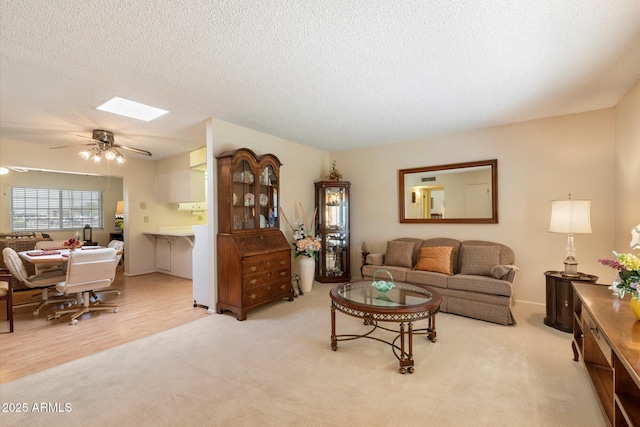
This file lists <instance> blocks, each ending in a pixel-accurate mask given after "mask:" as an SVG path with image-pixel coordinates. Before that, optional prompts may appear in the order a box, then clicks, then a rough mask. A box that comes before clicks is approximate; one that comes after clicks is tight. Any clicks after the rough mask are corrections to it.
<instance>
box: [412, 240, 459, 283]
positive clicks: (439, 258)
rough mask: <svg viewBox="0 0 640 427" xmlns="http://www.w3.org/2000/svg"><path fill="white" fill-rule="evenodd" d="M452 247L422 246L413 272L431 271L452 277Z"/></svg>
mask: <svg viewBox="0 0 640 427" xmlns="http://www.w3.org/2000/svg"><path fill="white" fill-rule="evenodd" d="M453 252H454V248H453V247H452V246H423V247H421V248H420V256H419V258H418V262H417V263H416V266H415V267H414V270H424V271H433V272H435V273H443V274H448V275H449V276H451V275H453Z"/></svg>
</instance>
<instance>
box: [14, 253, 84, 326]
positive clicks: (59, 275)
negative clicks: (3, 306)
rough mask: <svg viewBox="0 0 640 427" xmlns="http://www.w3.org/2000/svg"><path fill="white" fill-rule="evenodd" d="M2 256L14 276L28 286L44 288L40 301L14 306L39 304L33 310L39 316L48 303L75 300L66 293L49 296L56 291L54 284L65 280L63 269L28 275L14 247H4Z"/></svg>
mask: <svg viewBox="0 0 640 427" xmlns="http://www.w3.org/2000/svg"><path fill="white" fill-rule="evenodd" d="M2 258H3V260H4V263H5V265H6V266H7V268H8V269H9V271H10V272H11V274H12V275H13V277H15V278H16V279H18V280H19V281H20V282H22V283H23V284H24V285H25V286H26V287H27V288H31V289H41V290H42V292H41V300H40V301H35V302H30V303H26V304H20V305H14V308H15V307H26V306H30V305H37V306H38V307H36V309H35V310H34V312H33V315H34V316H37V315H38V314H40V310H42V308H43V307H44V306H45V305H47V304H58V303H61V302H73V301H75V298H70V297H68V296H64V295H54V296H49V291H51V290H53V291H55V289H54V288H53V286H55V285H56V284H58V283H60V282H62V281H64V279H65V274H64V273H63V272H62V270H54V271H50V272H46V273H41V274H34V275H32V276H29V275H27V269H26V268H25V267H24V263H23V262H22V259H21V258H20V255H18V253H17V252H16V251H15V250H14V249H13V248H4V249H3V250H2Z"/></svg>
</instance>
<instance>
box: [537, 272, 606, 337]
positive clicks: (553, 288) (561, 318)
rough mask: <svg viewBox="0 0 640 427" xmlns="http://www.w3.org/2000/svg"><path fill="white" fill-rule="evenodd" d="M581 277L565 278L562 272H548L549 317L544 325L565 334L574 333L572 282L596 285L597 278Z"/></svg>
mask: <svg viewBox="0 0 640 427" xmlns="http://www.w3.org/2000/svg"><path fill="white" fill-rule="evenodd" d="M579 274H580V277H573V278H569V277H565V276H563V275H562V271H546V272H545V273H544V275H545V277H546V288H547V289H546V291H547V315H546V316H545V318H544V324H545V325H547V326H551V327H552V328H556V329H558V330H560V331H563V332H572V331H573V288H572V287H571V282H586V283H592V284H595V283H596V282H597V281H598V277H597V276H592V275H590V274H584V273H579Z"/></svg>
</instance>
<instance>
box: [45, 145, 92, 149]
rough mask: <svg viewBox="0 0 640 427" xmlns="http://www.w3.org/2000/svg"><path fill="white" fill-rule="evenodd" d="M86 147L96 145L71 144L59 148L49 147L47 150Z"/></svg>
mask: <svg viewBox="0 0 640 427" xmlns="http://www.w3.org/2000/svg"><path fill="white" fill-rule="evenodd" d="M88 145H96V144H80V145H78V144H73V145H61V146H59V147H49V150H55V149H57V148H69V147H86V146H88Z"/></svg>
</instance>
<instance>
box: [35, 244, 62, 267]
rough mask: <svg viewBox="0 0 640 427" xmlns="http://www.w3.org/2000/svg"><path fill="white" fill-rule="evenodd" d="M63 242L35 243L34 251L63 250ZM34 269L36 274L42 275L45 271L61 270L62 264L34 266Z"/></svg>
mask: <svg viewBox="0 0 640 427" xmlns="http://www.w3.org/2000/svg"><path fill="white" fill-rule="evenodd" d="M64 242H65V241H64V240H41V241H39V242H36V247H35V248H36V249H38V250H42V251H46V250H48V249H49V250H54V249H62V248H64ZM34 267H35V268H36V274H39V273H44V272H47V271H53V270H62V269H63V268H64V263H59V264H49V263H46V264H34Z"/></svg>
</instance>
